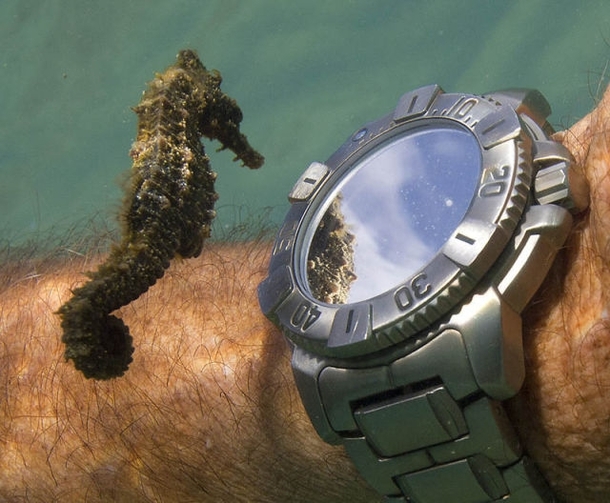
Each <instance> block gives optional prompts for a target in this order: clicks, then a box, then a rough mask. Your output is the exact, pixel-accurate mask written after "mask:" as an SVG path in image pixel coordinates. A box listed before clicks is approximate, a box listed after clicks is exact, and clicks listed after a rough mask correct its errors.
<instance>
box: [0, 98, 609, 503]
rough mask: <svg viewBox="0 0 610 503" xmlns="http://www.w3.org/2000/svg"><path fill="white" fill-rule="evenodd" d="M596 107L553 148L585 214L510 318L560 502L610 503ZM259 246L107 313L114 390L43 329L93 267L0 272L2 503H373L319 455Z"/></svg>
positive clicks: (526, 406) (175, 274) (20, 267)
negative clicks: (133, 348) (135, 337)
mask: <svg viewBox="0 0 610 503" xmlns="http://www.w3.org/2000/svg"><path fill="white" fill-rule="evenodd" d="M609 126H610V93H606V95H605V96H604V97H603V99H602V100H601V102H600V103H599V104H598V106H597V108H596V110H595V111H594V112H593V113H592V114H590V115H589V116H587V117H586V118H584V119H582V120H581V121H580V122H579V123H578V124H576V125H575V126H574V127H572V128H571V129H570V130H569V131H566V132H564V133H563V134H560V135H559V136H558V138H559V139H561V140H562V141H563V142H564V143H565V144H566V145H567V146H568V147H569V148H570V150H571V151H572V152H573V154H574V156H575V157H576V160H577V161H578V164H579V166H581V169H582V172H583V173H584V175H585V176H586V177H587V179H588V180H589V182H590V184H591V207H590V209H589V211H588V212H587V213H586V214H584V215H582V216H580V217H579V220H578V221H577V223H576V227H575V232H574V233H573V234H572V236H571V237H570V239H569V241H568V243H567V245H566V249H565V250H564V251H563V252H562V253H561V255H560V257H559V259H558V260H557V261H556V263H555V264H554V266H553V269H552V272H551V274H550V276H549V278H548V280H547V281H546V283H545V284H544V285H543V287H542V288H541V290H540V292H539V293H538V294H537V296H536V297H535V299H534V301H533V303H532V305H531V306H530V308H529V309H528V311H527V312H526V314H525V335H524V336H525V348H526V356H527V380H526V384H525V387H524V389H523V392H522V393H520V395H519V396H518V397H517V398H516V399H514V400H513V401H512V402H511V403H510V413H511V417H512V420H513V422H514V423H515V424H516V426H517V427H518V429H519V431H520V433H521V435H522V438H523V440H524V445H525V447H526V449H527V450H528V451H529V452H530V454H531V455H532V457H533V458H534V459H535V461H536V462H537V463H538V465H539V466H540V468H541V470H542V471H543V473H544V474H545V476H546V477H547V478H548V480H549V482H550V484H551V485H552V486H553V488H554V490H555V491H556V493H557V494H558V495H559V496H560V497H561V498H562V499H563V500H564V501H565V502H567V503H597V502H606V501H608V500H610V421H609V420H608V418H609V417H610V399H609V398H608V391H609V390H610V365H609V362H610V331H609V314H608V307H607V306H608V301H609V299H608V297H609V295H610V294H609V293H608V291H609V289H608V285H610V266H609V264H610V246H608V244H609V243H610V241H609V237H610V179H609V177H608V172H609V167H610V128H609ZM270 246H271V245H270V243H269V242H266V241H260V240H259V241H250V242H241V243H227V244H215V245H212V246H209V247H207V248H206V249H204V251H203V252H202V254H201V256H200V257H199V258H197V259H191V260H189V261H183V262H178V263H175V264H173V265H172V266H171V268H170V269H169V270H168V272H167V273H166V275H165V277H164V278H163V279H162V280H160V281H159V282H158V284H157V285H156V286H155V288H153V289H151V290H150V291H149V292H147V293H146V294H144V295H143V296H141V297H140V298H139V299H138V300H136V301H135V302H133V303H132V304H130V305H129V306H127V307H124V308H122V309H121V310H120V311H119V312H118V313H117V314H118V315H119V316H120V317H121V318H122V319H123V320H124V321H125V323H127V324H128V325H129V326H130V327H131V328H132V330H133V331H134V332H135V331H137V333H138V334H141V335H140V337H139V343H138V358H136V359H135V360H134V362H133V364H132V365H131V367H130V370H129V371H128V372H127V373H126V374H125V375H124V376H123V377H121V378H118V379H113V380H110V381H102V382H98V381H94V380H87V379H85V378H84V377H83V376H82V374H81V373H80V372H78V371H76V370H75V369H74V366H73V365H72V364H71V363H69V362H68V363H67V362H66V361H65V360H64V356H63V347H62V343H61V333H62V331H61V327H60V320H59V317H58V316H57V315H55V314H54V313H55V312H56V311H57V309H58V308H59V307H60V306H61V305H62V303H63V302H65V301H66V300H67V299H68V298H69V296H70V290H71V289H74V288H76V287H78V286H79V285H81V284H83V282H84V281H85V279H86V278H85V277H84V276H83V272H84V271H87V270H91V269H92V268H94V267H95V266H96V265H97V264H98V263H99V262H101V261H102V260H103V258H104V257H103V256H97V255H88V256H83V257H75V258H71V259H68V258H66V259H62V260H53V261H49V262H44V261H42V262H34V261H23V262H22V263H21V264H15V263H7V264H4V266H3V272H2V276H0V285H5V286H4V288H3V290H2V291H1V293H0V341H1V342H2V344H1V345H0V389H2V390H3V396H2V400H1V404H0V428H1V430H0V431H1V436H0V438H1V440H2V445H1V446H0V500H2V501H7V502H35V501H36V502H39V501H45V502H53V501H62V502H63V501H87V502H102V501H103V502H109V501H119V502H161V501H163V502H173V501H176V502H195V501H196V502H224V501H226V502H236V501H243V502H265V503H274V502H278V503H279V502H286V501H290V502H295V503H298V502H307V503H316V502H325V503H331V502H332V503H341V502H350V503H357V502H367V503H369V502H371V501H378V498H377V496H376V495H375V494H374V493H373V492H372V491H371V490H370V489H368V488H367V487H366V485H365V483H364V482H363V481H362V480H361V478H360V477H359V475H358V474H357V473H356V471H355V470H354V469H353V468H352V465H351V464H350V462H349V460H348V459H347V458H346V456H345V455H344V453H343V450H342V449H341V448H340V447H332V446H328V445H326V444H324V443H323V442H322V441H321V440H319V439H318V438H317V436H316V434H315V432H314V430H313V428H312V427H311V425H310V423H309V420H308V419H307V417H306V415H305V412H304V410H303V408H302V406H301V404H300V400H299V398H298V395H297V392H296V389H295V386H294V384H293V381H292V376H291V371H290V364H289V350H288V348H287V346H286V344H285V342H284V341H283V338H282V336H281V335H280V334H279V333H278V331H277V330H276V329H275V328H274V327H273V326H272V325H271V323H269V322H268V321H267V320H266V319H265V318H264V317H263V315H262V314H261V313H260V312H259V308H258V303H257V299H256V293H255V292H256V286H257V284H258V283H259V281H260V280H261V279H262V278H263V277H264V276H265V273H266V265H267V260H268V256H269V254H270Z"/></svg>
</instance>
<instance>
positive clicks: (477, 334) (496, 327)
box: [450, 287, 525, 400]
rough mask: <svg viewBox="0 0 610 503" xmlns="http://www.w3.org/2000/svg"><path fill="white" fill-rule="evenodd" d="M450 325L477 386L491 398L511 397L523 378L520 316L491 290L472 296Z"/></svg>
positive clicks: (519, 386) (492, 288) (517, 389)
mask: <svg viewBox="0 0 610 503" xmlns="http://www.w3.org/2000/svg"><path fill="white" fill-rule="evenodd" d="M450 325H452V326H454V327H455V328H456V330H458V331H459V332H460V333H461V334H462V337H463V338H464V343H465V346H466V352H467V353H468V358H469V360H470V364H471V366H472V370H473V373H474V377H475V379H476V381H477V384H478V385H479V387H480V388H481V389H482V390H483V391H484V392H485V393H486V394H487V395H488V396H490V397H491V398H495V399H497V400H506V399H508V398H510V397H512V396H514V395H515V394H516V393H517V392H518V391H519V389H521V386H522V384H523V380H524V379H525V364H524V359H523V340H522V330H521V316H520V315H519V313H517V312H516V311H515V310H514V309H513V308H512V307H511V306H510V305H509V304H508V303H507V302H505V301H504V300H503V299H502V297H501V296H500V294H499V293H498V291H497V290H496V289H495V288H494V287H489V288H488V289H487V291H485V292H483V293H480V294H475V295H474V296H473V297H472V300H471V301H470V302H469V303H468V304H466V305H465V306H464V307H463V308H462V309H461V310H460V312H459V313H457V314H455V315H454V316H453V317H452V318H451V320H450Z"/></svg>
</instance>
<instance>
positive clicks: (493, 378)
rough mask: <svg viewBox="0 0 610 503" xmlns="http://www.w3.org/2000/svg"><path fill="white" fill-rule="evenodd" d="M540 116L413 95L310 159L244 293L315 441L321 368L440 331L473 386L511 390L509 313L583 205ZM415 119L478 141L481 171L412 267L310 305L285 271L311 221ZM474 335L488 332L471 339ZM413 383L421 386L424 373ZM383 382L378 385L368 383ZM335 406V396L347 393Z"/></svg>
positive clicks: (348, 363)
mask: <svg viewBox="0 0 610 503" xmlns="http://www.w3.org/2000/svg"><path fill="white" fill-rule="evenodd" d="M549 113H550V108H549V106H548V103H547V102H546V100H545V99H544V98H543V97H542V95H541V94H540V93H538V92H537V91H531V90H527V91H525V90H524V91H521V90H512V91H504V92H499V93H492V94H488V95H483V96H476V95H469V94H449V93H444V91H443V90H442V89H441V88H440V87H439V86H436V85H431V86H427V87H422V88H420V89H417V90H415V91H412V92H409V93H407V94H405V95H403V96H402V97H401V98H400V100H399V102H398V104H397V106H396V108H395V109H394V110H393V112H392V113H390V114H389V115H387V116H385V117H382V118H381V119H379V120H376V121H373V122H371V123H369V124H366V125H365V126H364V127H362V128H360V129H358V130H357V131H356V132H355V133H354V134H353V135H351V137H349V138H348V139H347V141H346V142H345V143H344V144H343V145H342V146H341V147H340V148H339V149H338V150H337V151H336V152H335V153H334V154H333V155H332V156H331V157H330V158H329V159H328V160H327V161H326V162H325V163H323V164H322V163H317V162H316V163H313V164H311V165H310V166H309V168H308V169H307V170H306V171H305V172H304V173H303V174H302V175H301V177H300V178H299V180H298V181H297V182H296V184H295V186H294V188H293V189H292V191H291V192H290V195H289V201H290V203H291V207H290V210H289V212H288V215H287V216H286V218H285V221H284V223H283V225H282V226H281V228H280V230H279V232H278V234H277V238H276V240H275V243H274V246H273V250H272V256H271V261H270V265H269V275H268V277H267V278H266V279H265V280H264V281H263V282H262V283H261V284H260V286H259V290H258V294H259V302H260V305H261V308H262V310H263V312H264V313H265V315H266V316H267V317H269V318H270V319H271V320H272V321H273V322H275V323H276V324H277V325H278V326H280V327H281V328H282V331H283V333H284V334H285V335H286V337H287V338H288V339H289V340H290V341H292V343H293V345H294V354H293V368H294V372H295V377H296V380H297V385H298V386H299V390H300V392H301V395H302V398H303V401H304V403H305V406H306V408H307V411H308V413H309V415H310V416H311V418H312V421H313V422H314V425H315V426H316V428H317V430H318V433H319V434H320V435H321V436H322V437H323V438H324V439H325V440H327V441H329V442H335V443H336V442H340V441H341V436H340V435H339V434H338V433H337V429H338V428H337V427H336V426H333V425H331V424H330V422H329V420H328V415H329V414H330V413H329V411H328V410H325V409H324V406H323V405H322V402H325V403H326V404H327V406H328V404H329V403H332V402H333V400H334V398H333V399H329V398H328V397H327V398H326V399H321V398H320V396H319V393H320V391H319V388H320V387H323V384H320V374H321V372H322V370H323V369H325V368H326V367H329V366H330V367H333V366H334V367H338V368H342V369H349V368H354V369H359V368H365V367H366V368H368V367H374V366H383V365H388V364H390V363H392V362H396V361H398V360H400V359H405V358H406V359H408V356H409V355H410V354H411V353H413V352H414V351H416V350H417V349H418V348H422V347H423V346H425V345H426V344H428V343H429V342H430V341H432V340H433V339H434V338H435V337H437V336H438V335H439V334H441V333H444V332H446V331H447V330H451V329H452V327H456V328H458V329H459V331H460V333H461V334H462V337H463V338H464V344H465V346H466V352H467V353H468V360H469V361H470V365H471V366H472V369H473V372H474V376H475V380H476V384H477V386H478V387H479V388H480V389H482V390H483V391H484V392H485V393H486V394H488V395H489V396H491V397H493V398H494V399H499V400H503V399H506V398H508V397H509V396H512V395H514V394H515V393H516V391H517V390H518V389H519V388H520V387H521V384H522V381H523V378H524V364H523V353H522V348H521V320H520V316H519V314H520V312H521V311H522V310H523V308H524V307H525V305H526V304H527V303H528V302H529V300H530V298H531V296H532V295H533V294H534V293H535V291H536V290H537V288H538V287H539V285H540V284H541V282H542V280H543V279H544V277H545V276H546V274H547V271H548V268H549V267H550V265H551V263H552V260H553V258H554V256H555V254H556V253H557V251H558V249H559V248H560V247H561V246H562V244H563V242H564V240H565V239H566V237H567V235H568V233H569V231H570V228H571V224H572V218H571V215H570V210H572V211H578V210H580V209H582V207H583V206H585V205H586V203H583V202H582V201H575V199H574V198H573V197H572V193H571V192H570V188H569V184H568V183H567V177H568V171H569V169H570V162H571V157H570V154H569V152H568V151H567V150H566V149H565V148H564V147H563V146H562V145H560V144H558V143H556V142H553V141H551V140H550V139H549V134H550V133H551V132H552V128H551V127H550V126H549V124H548V123H547V122H546V117H547V115H548V114H549ZM424 122H429V123H430V124H434V123H436V122H439V123H441V122H444V123H447V122H450V123H451V124H455V125H457V126H459V127H461V128H464V129H465V130H467V131H469V132H471V133H472V134H473V135H474V136H475V137H476V139H477V141H478V143H479V146H480V150H481V156H482V170H481V173H480V177H479V180H478V185H477V187H476V190H475V195H474V197H473V198H472V201H471V203H470V205H469V208H468V210H467V211H466V214H465V216H464V218H463V219H462V221H461V222H460V223H459V225H458V226H457V227H456V228H455V230H454V231H453V233H452V234H451V236H450V237H449V239H448V240H447V241H446V242H445V244H444V245H443V246H442V248H441V249H440V250H439V251H438V253H436V255H434V257H433V258H432V259H431V260H430V261H429V262H428V263H427V264H426V265H425V266H424V267H423V268H421V269H420V270H418V271H417V273H416V274H414V275H412V276H410V277H408V278H397V283H396V285H395V286H394V287H393V288H391V289H388V290H387V291H385V292H383V293H381V294H379V295H377V296H375V297H373V298H370V299H366V300H363V301H359V302H356V303H348V304H328V303H325V302H322V301H320V300H318V299H316V298H315V297H314V296H313V295H312V294H311V292H310V290H309V288H308V285H307V283H306V280H305V278H304V277H303V274H302V273H300V272H299V269H300V268H302V262H303V257H302V253H303V251H302V250H303V247H304V243H305V242H306V237H307V235H308V233H310V232H311V228H310V227H311V226H312V225H313V224H312V222H313V220H312V219H313V215H314V214H315V213H316V211H317V209H318V208H319V206H320V205H321V204H323V203H324V201H325V200H326V199H327V197H328V194H329V193H330V192H331V191H332V189H333V187H334V186H335V185H336V184H337V183H338V181H339V180H340V179H341V177H342V176H344V174H345V172H346V170H349V169H350V167H351V166H353V165H354V163H355V162H356V161H357V160H358V159H359V158H361V157H362V156H363V155H366V153H367V152H369V151H371V149H373V148H375V147H376V146H377V145H379V144H380V143H381V142H383V141H386V140H387V138H388V137H391V136H394V135H399V134H400V133H401V132H402V131H404V130H406V129H408V128H412V127H414V125H417V124H419V123H424ZM482 330H483V331H484V330H490V331H494V332H499V333H500V334H502V335H501V337H500V338H499V339H498V338H496V339H494V340H490V341H489V342H488V343H485V344H482V343H481V342H480V333H481V331H482ZM405 361H406V360H405ZM489 362H492V363H491V364H490V363H489ZM410 365H414V363H410ZM421 375H422V376H423V377H422V379H425V378H426V376H425V372H422V374H421ZM384 379H385V378H384ZM345 380H347V378H345ZM373 380H374V378H373ZM409 380H412V377H409ZM356 381H358V382H360V383H365V382H366V383H368V384H367V386H369V387H370V388H371V389H372V390H373V388H375V386H376V385H374V384H373V385H370V381H366V379H364V377H363V378H362V379H356ZM383 386H386V384H385V382H384V384H383V385H382V384H379V387H380V388H382V387H383ZM373 392H374V391H371V393H373ZM338 394H339V393H338ZM347 394H348V395H349V393H347ZM344 395H345V393H344ZM333 396H334V395H333ZM336 398H337V400H338V401H344V402H348V401H349V396H347V397H346V396H342V397H336ZM333 406H334V404H333Z"/></svg>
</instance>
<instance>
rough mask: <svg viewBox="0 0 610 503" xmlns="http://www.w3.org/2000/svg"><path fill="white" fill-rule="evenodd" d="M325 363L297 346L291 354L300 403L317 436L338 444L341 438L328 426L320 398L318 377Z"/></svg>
mask: <svg viewBox="0 0 610 503" xmlns="http://www.w3.org/2000/svg"><path fill="white" fill-rule="evenodd" d="M324 367H326V362H325V361H324V360H322V359H321V358H319V357H317V356H316V355H314V354H312V353H309V352H307V351H305V350H303V349H301V348H299V347H297V346H295V347H294V350H293V353H292V373H293V375H294V380H295V383H296V385H297V388H298V390H299V395H300V397H301V401H302V402H303V405H304V406H305V410H306V412H307V415H308V416H309V419H310V420H311V423H312V424H313V426H314V428H315V429H316V432H317V433H318V435H319V436H320V437H321V438H322V440H324V441H325V442H327V443H329V444H338V443H340V442H341V440H342V439H341V437H340V436H339V435H338V434H337V433H336V432H335V431H334V430H333V428H332V426H331V425H330V423H329V421H328V418H327V417H326V412H325V411H324V405H323V404H322V400H321V398H320V392H319V388H318V377H319V375H320V372H322V370H323V369H324Z"/></svg>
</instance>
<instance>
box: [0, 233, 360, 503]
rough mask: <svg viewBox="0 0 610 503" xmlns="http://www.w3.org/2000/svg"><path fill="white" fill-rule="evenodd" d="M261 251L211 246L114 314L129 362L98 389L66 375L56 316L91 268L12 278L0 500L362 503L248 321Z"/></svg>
mask: <svg viewBox="0 0 610 503" xmlns="http://www.w3.org/2000/svg"><path fill="white" fill-rule="evenodd" d="M268 250H269V246H268V245H266V244H248V243H241V244H234V245H224V246H220V245H216V246H212V247H210V248H209V250H207V251H205V252H204V253H203V255H202V257H200V258H199V259H196V260H192V261H185V262H182V263H178V264H175V265H174V266H172V269H171V270H170V271H169V272H168V274H167V276H166V277H165V278H164V279H163V280H161V281H160V282H159V283H158V284H157V285H156V286H155V287H153V288H152V289H151V290H150V291H149V292H148V293H147V294H146V295H144V296H142V297H141V298H140V299H139V300H138V301H136V302H134V303H133V304H132V305H130V306H128V307H126V308H124V309H123V310H122V311H121V312H120V313H119V314H120V316H121V317H123V318H124V320H125V321H126V323H128V324H129V326H130V328H131V331H132V334H133V336H134V343H135V346H136V352H135V354H134V363H133V364H132V366H131V368H130V370H129V371H128V372H127V373H126V375H125V376H124V377H122V378H119V379H115V380H112V381H108V382H98V381H93V380H86V379H84V378H83V376H82V374H80V373H79V372H77V371H75V369H74V368H73V366H72V365H71V364H68V363H66V362H65V361H64V359H63V347H62V344H61V342H60V337H61V331H60V327H59V320H58V317H57V316H56V315H54V314H53V313H54V312H55V311H56V310H57V308H58V307H59V306H60V305H61V304H62V302H64V301H65V300H66V298H67V297H68V296H69V290H70V288H73V287H75V286H77V285H78V284H80V283H81V282H82V281H83V279H84V277H83V275H82V272H83V271H84V270H88V269H90V268H91V267H92V266H93V264H92V263H91V262H90V261H88V262H86V263H84V262H83V261H80V260H79V261H77V262H74V263H72V264H70V265H64V266H61V267H53V268H51V269H50V270H48V271H44V272H43V273H39V274H37V275H36V277H35V278H31V279H27V278H22V279H21V280H20V281H19V280H16V279H14V280H13V284H12V285H11V286H9V287H8V288H7V289H6V290H5V291H4V292H3V293H2V294H1V295H0V305H1V306H2V313H1V317H0V320H1V323H2V324H1V325H0V332H1V334H0V336H1V340H2V342H3V345H2V348H1V353H0V354H1V362H0V370H1V375H0V384H1V385H2V389H3V390H4V397H3V401H2V403H3V406H2V409H1V410H0V415H1V416H0V427H1V428H2V442H3V447H2V456H0V473H1V474H2V475H1V476H0V499H2V500H4V501H22V500H25V501H54V500H58V499H61V500H63V501H130V502H131V501H210V502H212V501H213V502H216V501H261V502H262V501H265V502H273V501H278V502H279V501H295V502H298V501H309V502H311V501H327V502H330V501H332V502H339V501H360V500H361V501H371V497H372V495H371V493H367V491H366V489H363V487H362V485H361V483H360V482H359V481H358V478H357V476H356V475H355V474H354V472H353V470H352V469H351V466H350V464H349V462H348V461H347V460H346V459H345V457H344V455H343V453H342V451H341V450H340V449H338V448H333V447H330V446H326V445H325V444H324V443H323V442H322V441H320V440H318V439H317V438H316V436H315V433H314V432H313V430H312V428H311V426H310V424H309V422H308V420H307V418H306V416H305V413H304V411H303V410H302V408H301V405H300V401H299V400H298V397H297V394H296V389H295V388H294V385H293V383H292V376H291V372H290V365H289V351H288V348H287V346H286V344H285V342H284V341H283V339H282V337H281V335H280V334H278V333H277V332H276V331H275V329H274V328H272V325H271V324H270V323H269V322H268V321H267V320H266V319H264V317H263V316H262V315H261V314H260V312H259V309H258V304H257V301H256V285H257V284H258V282H259V281H260V279H261V278H262V277H263V275H264V270H265V263H266V257H267V255H268ZM312 487H314V488H315V487H324V488H327V491H325V492H320V491H319V490H314V491H312ZM312 492H313V496H312ZM316 495H317V497H318V500H316V499H315V497H316ZM359 498H360V499H359Z"/></svg>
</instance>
